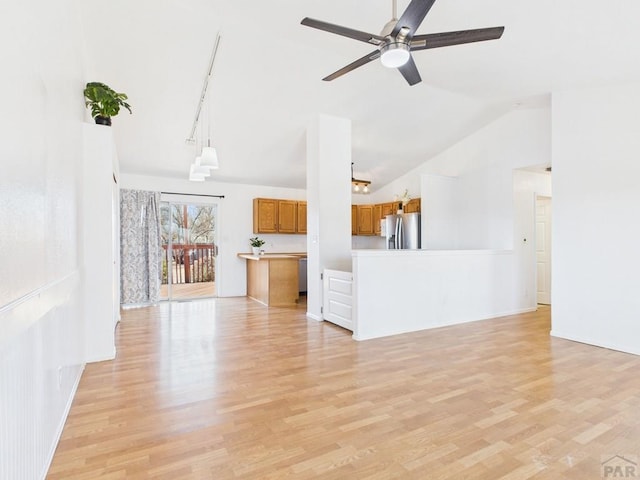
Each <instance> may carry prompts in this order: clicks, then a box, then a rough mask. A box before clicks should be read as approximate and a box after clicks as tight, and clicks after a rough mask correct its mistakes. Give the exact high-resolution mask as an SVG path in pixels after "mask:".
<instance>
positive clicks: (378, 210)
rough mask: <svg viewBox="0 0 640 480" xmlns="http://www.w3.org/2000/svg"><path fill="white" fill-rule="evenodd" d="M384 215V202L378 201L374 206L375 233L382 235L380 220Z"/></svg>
mask: <svg viewBox="0 0 640 480" xmlns="http://www.w3.org/2000/svg"><path fill="white" fill-rule="evenodd" d="M383 218H384V217H383V216H382V204H381V203H377V204H375V205H374V206H373V234H374V235H380V220H382V219H383Z"/></svg>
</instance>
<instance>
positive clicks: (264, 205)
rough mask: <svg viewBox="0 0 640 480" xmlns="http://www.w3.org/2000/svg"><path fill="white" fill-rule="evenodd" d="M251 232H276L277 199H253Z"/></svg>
mask: <svg viewBox="0 0 640 480" xmlns="http://www.w3.org/2000/svg"><path fill="white" fill-rule="evenodd" d="M253 233H278V201H277V200H275V199H272V198H254V199H253Z"/></svg>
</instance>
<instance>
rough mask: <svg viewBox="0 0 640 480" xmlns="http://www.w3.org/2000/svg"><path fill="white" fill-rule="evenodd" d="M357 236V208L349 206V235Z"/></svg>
mask: <svg viewBox="0 0 640 480" xmlns="http://www.w3.org/2000/svg"><path fill="white" fill-rule="evenodd" d="M357 234H358V207H357V206H356V205H351V235H357Z"/></svg>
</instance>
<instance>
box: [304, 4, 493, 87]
mask: <svg viewBox="0 0 640 480" xmlns="http://www.w3.org/2000/svg"><path fill="white" fill-rule="evenodd" d="M434 3H435V0H411V2H410V3H409V6H407V8H406V10H405V11H404V13H403V14H402V16H401V17H400V19H398V18H397V15H396V12H397V0H393V7H392V8H393V12H392V15H393V18H392V19H391V20H390V21H389V22H387V24H386V25H385V26H384V28H383V29H382V32H381V33H380V35H375V34H373V33H367V32H361V31H359V30H354V29H352V28H347V27H341V26H340V25H334V24H332V23H327V22H323V21H321V20H314V19H313V18H309V17H305V18H303V19H302V22H300V23H302V25H306V26H307V27H312V28H317V29H319V30H324V31H326V32H330V33H335V34H337V35H342V36H344V37H349V38H353V39H355V40H360V41H361V42H366V43H370V44H372V45H375V46H376V47H378V49H377V50H375V51H373V52H371V53H369V54H367V55H365V56H364V57H362V58H359V59H358V60H356V61H355V62H353V63H350V64H349V65H347V66H346V67H343V68H341V69H340V70H338V71H336V72H334V73H332V74H331V75H329V76H327V77H325V78H323V80H325V81H331V80H334V79H336V78H338V77H341V76H342V75H344V74H345V73H348V72H350V71H352V70H355V69H356V68H358V67H361V66H363V65H366V64H367V63H369V62H371V61H372V60H375V59H377V58H380V60H381V62H382V64H383V65H384V66H385V67H389V68H397V69H398V70H399V71H400V73H401V74H402V76H403V77H404V78H405V80H406V81H407V82H408V83H409V85H415V84H416V83H419V82H421V81H422V78H420V72H418V68H417V67H416V64H415V62H414V61H413V58H412V57H411V52H413V51H417V50H426V49H429V48H439V47H448V46H450V45H460V44H463V43H472V42H483V41H485V40H496V39H498V38H500V37H501V36H502V32H504V27H491V28H478V29H475V30H459V31H456V32H444V33H430V34H426V35H416V34H415V33H416V30H417V29H418V27H419V26H420V24H421V23H422V21H423V20H424V17H425V16H426V15H427V13H428V12H429V10H430V9H431V7H432V6H433V4H434Z"/></svg>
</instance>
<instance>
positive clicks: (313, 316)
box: [307, 312, 323, 322]
mask: <svg viewBox="0 0 640 480" xmlns="http://www.w3.org/2000/svg"><path fill="white" fill-rule="evenodd" d="M307 318H308V319H310V320H315V321H316V322H322V321H323V319H322V317H319V316H318V315H315V314H313V313H311V312H307Z"/></svg>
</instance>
